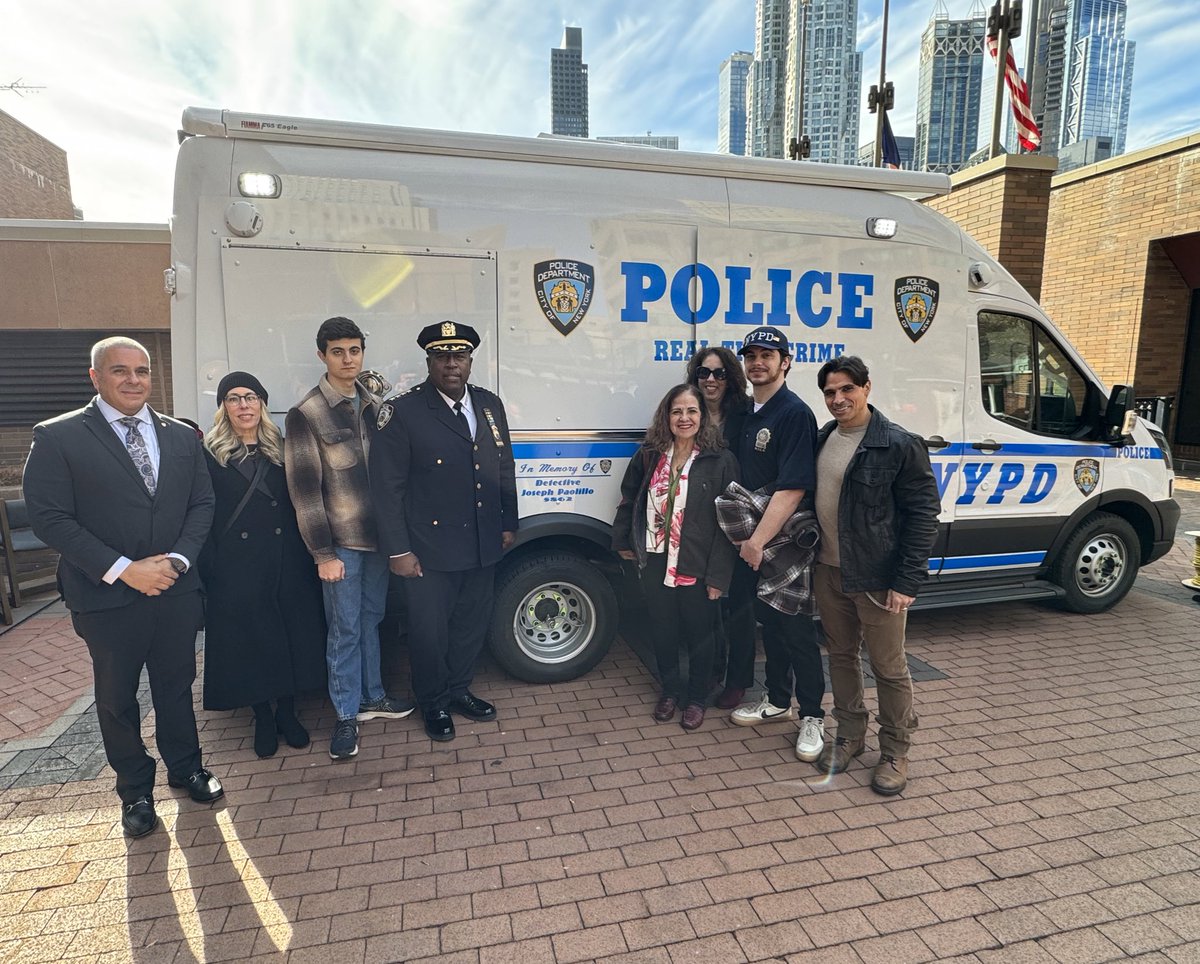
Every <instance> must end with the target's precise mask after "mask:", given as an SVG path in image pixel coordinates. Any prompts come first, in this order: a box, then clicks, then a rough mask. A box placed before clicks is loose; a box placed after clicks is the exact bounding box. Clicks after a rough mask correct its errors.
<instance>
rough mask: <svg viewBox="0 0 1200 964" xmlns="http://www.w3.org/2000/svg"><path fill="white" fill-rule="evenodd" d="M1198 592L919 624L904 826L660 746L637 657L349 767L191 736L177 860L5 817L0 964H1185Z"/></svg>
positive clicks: (871, 809)
mask: <svg viewBox="0 0 1200 964" xmlns="http://www.w3.org/2000/svg"><path fill="white" fill-rule="evenodd" d="M1181 495H1182V496H1187V500H1186V501H1185V499H1184V498H1183V497H1181V501H1185V508H1186V509H1187V511H1188V512H1189V513H1191V514H1190V515H1188V516H1185V524H1184V525H1183V526H1182V527H1181V529H1184V528H1197V527H1200V526H1198V525H1197V523H1200V497H1197V496H1194V495H1187V494H1186V493H1183V494H1181ZM1189 519H1190V520H1191V521H1190V522H1189V521H1188V520H1189ZM1190 566H1191V546H1190V542H1189V544H1188V545H1186V546H1184V545H1180V546H1177V548H1176V550H1175V551H1174V552H1173V553H1172V554H1171V555H1170V556H1168V558H1167V559H1165V560H1163V562H1161V563H1159V564H1158V565H1156V566H1155V567H1152V568H1151V569H1149V570H1147V572H1145V573H1144V574H1143V575H1142V576H1141V577H1140V579H1139V584H1138V586H1137V588H1135V590H1134V591H1133V592H1132V593H1131V594H1130V596H1129V597H1128V598H1127V599H1126V600H1125V602H1124V603H1122V604H1121V606H1120V607H1118V608H1117V609H1116V610H1115V611H1113V612H1110V613H1106V614H1103V615H1099V616H1079V615H1070V614H1065V613H1062V612H1059V611H1058V610H1056V609H1053V608H1050V607H1046V606H1041V605H1032V604H1019V605H1012V606H989V607H982V608H975V609H969V610H941V611H936V612H928V613H915V614H913V616H912V617H911V619H910V634H909V635H910V649H911V653H912V655H913V656H914V657H915V658H917V659H919V660H921V661H923V663H925V664H928V666H930V667H932V668H933V669H935V670H937V671H940V674H942V675H943V676H944V678H941V679H928V680H925V681H923V682H919V683H917V700H918V711H919V713H920V717H921V728H920V730H919V733H918V742H917V745H916V747H915V748H914V752H913V762H912V771H911V776H912V782H911V784H910V786H909V788H908V790H906V792H905V793H904V795H903V796H901V797H899V798H895V799H892V800H884V799H882V798H880V797H878V796H876V795H875V794H873V793H872V792H871V791H870V789H869V787H868V786H867V783H868V782H869V776H870V770H869V766H870V765H871V764H873V762H874V759H875V757H876V753H875V752H874V751H873V750H868V752H867V753H866V754H865V755H864V756H863V757H862V758H861V762H860V763H858V764H856V765H855V766H853V767H852V769H851V770H850V771H849V772H848V773H845V774H842V775H839V776H837V777H834V778H832V779H828V778H822V777H820V776H819V775H818V774H816V772H815V771H814V770H813V768H812V767H811V765H808V764H804V763H800V762H798V761H796V760H795V758H794V756H793V753H792V743H793V740H794V738H795V727H794V724H787V723H780V724H772V725H769V726H765V727H762V728H758V729H754V728H744V727H735V726H731V725H730V724H729V722H728V721H727V720H726V719H723V718H721V716H719V715H718V714H716V713H710V715H709V718H708V719H707V720H706V722H705V724H704V726H703V727H702V728H701V729H700V730H698V731H696V732H694V733H687V732H685V731H683V730H682V729H681V728H680V727H679V726H678V725H677V724H676V723H670V724H656V723H654V722H653V721H652V720H651V719H650V708H651V705H652V702H653V699H654V697H655V695H656V694H655V690H654V686H653V681H652V678H651V676H650V674H649V673H648V672H647V670H646V669H645V667H644V666H643V665H642V663H641V661H640V660H639V659H638V658H637V656H636V655H635V654H634V653H633V652H632V651H631V650H630V649H629V648H628V647H626V646H625V645H624V644H618V646H616V647H615V648H614V651H613V653H612V654H611V655H610V657H609V658H608V659H607V660H605V662H604V663H602V664H601V666H600V667H599V668H598V669H597V670H596V671H594V672H593V673H591V674H589V675H588V676H587V677H586V678H584V679H581V680H577V681H574V682H572V683H568V684H561V685H556V686H533V685H526V684H520V683H516V682H514V681H512V680H510V679H508V678H506V677H504V676H503V675H502V674H501V673H499V672H498V671H496V670H495V669H494V668H492V667H485V669H484V672H483V673H482V674H481V676H480V677H479V679H478V681H477V687H476V688H477V691H478V692H479V694H480V695H482V696H484V697H485V698H487V699H491V700H493V701H495V702H496V703H497V704H498V706H499V708H500V713H501V716H500V719H499V720H498V721H497V722H494V723H488V724H471V723H467V722H465V721H460V722H461V723H462V725H460V726H459V736H458V738H457V739H456V740H455V741H454V742H453V743H450V744H433V743H432V742H431V741H430V740H428V739H427V738H426V737H425V736H424V733H423V730H422V728H421V726H420V722H419V721H418V720H415V719H409V720H404V721H394V722H371V723H367V724H364V725H363V726H362V735H361V745H362V749H361V751H360V753H359V756H358V757H357V758H356V759H355V760H354V761H352V762H350V763H333V762H331V761H330V760H329V758H328V756H327V753H326V750H327V739H328V731H329V729H330V728H331V724H332V717H331V716H330V714H329V711H328V708H327V707H326V706H325V705H324V704H323V703H322V702H320V701H318V700H315V699H314V700H311V701H308V702H305V703H303V704H302V706H301V710H302V718H303V719H304V720H305V722H306V723H308V724H310V726H311V728H312V730H313V733H314V736H315V737H316V741H315V743H314V745H313V746H311V747H309V748H308V749H305V750H292V749H289V748H287V747H284V748H282V749H281V750H280V753H279V754H278V755H277V756H276V757H273V758H271V759H267V760H258V759H257V758H255V757H254V755H253V750H252V749H251V748H250V743H251V738H252V724H251V721H250V718H249V716H248V715H247V714H232V713H205V712H201V713H200V720H201V725H202V734H201V736H202V741H203V743H204V746H205V751H206V759H207V762H208V764H209V765H210V766H211V767H212V768H213V770H214V771H215V772H217V774H218V775H219V776H221V778H222V780H223V781H224V783H225V786H226V788H227V796H226V799H225V800H224V801H223V802H221V803H220V804H218V805H216V806H211V807H210V806H200V805H196V804H193V803H191V802H190V801H189V800H187V799H186V797H182V796H181V795H180V794H179V793H177V792H175V791H170V790H168V789H167V788H166V786H165V777H164V776H163V775H162V774H161V773H160V776H159V782H160V787H159V788H158V791H157V793H156V799H157V801H158V810H159V813H160V815H161V816H162V818H163V821H164V824H165V828H166V829H165V832H163V831H160V832H158V833H156V834H153V835H151V836H149V837H146V838H143V839H142V840H136V841H126V840H125V839H124V838H123V837H122V836H121V831H120V827H119V824H118V821H117V817H118V814H117V810H116V807H115V805H114V804H115V798H114V797H113V795H112V792H111V786H112V777H111V773H110V772H109V771H108V770H107V769H105V770H103V771H102V772H101V773H100V775H99V776H98V777H97V778H95V779H91V780H70V781H67V782H63V783H52V784H46V785H41V786H28V787H20V786H14V787H11V788H9V789H4V790H0V960H3V961H9V960H14V961H17V960H28V961H37V960H71V961H75V960H79V961H129V960H133V961H147V962H166V961H218V960H237V961H241V960H263V961H278V960H283V959H287V960H289V961H295V962H301V961H333V962H358V961H370V962H374V961H399V960H423V959H428V960H436V961H442V962H457V961H464V962H479V964H492V962H505V964H509V962H519V964H535V962H540V961H557V962H573V961H593V960H604V961H608V960H612V961H618V960H620V961H638V962H643V961H644V962H683V961H714V962H722V964H724V962H737V961H760V960H773V961H782V960H787V961H796V962H800V961H809V960H811V961H820V962H821V964H837V962H842V961H846V962H855V964H863V962H866V964H871V962H876V961H880V962H887V964H903V962H915V961H934V960H937V961H950V960H953V961H982V962H993V961H996V962H999V961H1013V962H1017V961H1022V962H1023V961H1029V962H1040V961H1046V962H1062V964H1066V962H1076V961H1078V962H1086V961H1110V960H1113V961H1115V960H1146V961H1159V962H1167V961H1172V962H1185V961H1200V753H1198V752H1197V749H1196V745H1197V740H1198V738H1200V685H1198V684H1200V652H1198V646H1197V637H1198V636H1200V633H1198V632H1197V628H1198V626H1200V606H1197V605H1196V604H1195V603H1193V602H1192V601H1191V595H1190V593H1188V592H1186V591H1185V590H1183V589H1182V588H1181V587H1179V585H1178V579H1179V578H1180V576H1181V575H1189V574H1190ZM49 625H53V624H52V623H51V624H49ZM54 631H55V630H49V629H48V632H49V633H52V632H54ZM3 642H4V637H2V636H0V643H3ZM29 645H30V646H32V647H34V648H37V647H38V645H39V643H38V641H37V639H34V640H31V641H30V643H29ZM52 645H58V644H57V643H55V644H52ZM5 660H7V655H5ZM5 665H6V667H7V662H6V664H5ZM14 675H17V674H14ZM152 720H153V717H152V716H150V717H149V718H148V722H149V723H152Z"/></svg>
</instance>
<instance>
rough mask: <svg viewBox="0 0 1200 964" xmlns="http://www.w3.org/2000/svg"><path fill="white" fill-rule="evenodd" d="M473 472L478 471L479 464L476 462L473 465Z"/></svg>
mask: <svg viewBox="0 0 1200 964" xmlns="http://www.w3.org/2000/svg"><path fill="white" fill-rule="evenodd" d="M475 471H476V472H478V471H479V463H478V462H476V463H475Z"/></svg>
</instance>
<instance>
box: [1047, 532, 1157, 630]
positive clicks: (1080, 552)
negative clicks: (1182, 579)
mask: <svg viewBox="0 0 1200 964" xmlns="http://www.w3.org/2000/svg"><path fill="white" fill-rule="evenodd" d="M1140 560H1141V543H1140V542H1139V541H1138V536H1137V533H1136V532H1134V530H1133V526H1131V525H1130V524H1129V523H1128V522H1126V521H1125V520H1124V519H1122V518H1121V517H1120V516H1119V515H1114V514H1113V513H1111V512H1096V513H1093V514H1092V515H1090V516H1088V517H1087V518H1086V519H1084V520H1083V522H1081V523H1080V524H1079V528H1077V529H1076V530H1075V531H1074V532H1073V533H1071V538H1069V539H1068V540H1067V542H1066V545H1064V546H1063V548H1062V552H1060V553H1059V556H1058V561H1057V562H1056V563H1055V565H1054V570H1053V573H1052V575H1051V578H1052V579H1053V580H1054V581H1055V582H1056V583H1058V585H1059V586H1061V587H1062V589H1063V593H1064V598H1063V603H1064V605H1065V606H1066V608H1067V609H1069V610H1071V612H1076V613H1100V612H1104V610H1106V609H1109V608H1111V607H1112V606H1115V605H1116V604H1117V603H1118V602H1120V601H1121V600H1122V599H1124V598H1125V594H1126V593H1127V592H1129V590H1130V588H1131V587H1132V586H1133V581H1134V579H1136V578H1137V574H1138V567H1139V564H1140Z"/></svg>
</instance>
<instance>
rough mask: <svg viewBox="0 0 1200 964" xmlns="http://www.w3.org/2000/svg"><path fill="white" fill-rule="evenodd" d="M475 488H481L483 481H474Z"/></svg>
mask: <svg viewBox="0 0 1200 964" xmlns="http://www.w3.org/2000/svg"><path fill="white" fill-rule="evenodd" d="M475 488H477V489H482V488H483V483H482V482H476V483H475Z"/></svg>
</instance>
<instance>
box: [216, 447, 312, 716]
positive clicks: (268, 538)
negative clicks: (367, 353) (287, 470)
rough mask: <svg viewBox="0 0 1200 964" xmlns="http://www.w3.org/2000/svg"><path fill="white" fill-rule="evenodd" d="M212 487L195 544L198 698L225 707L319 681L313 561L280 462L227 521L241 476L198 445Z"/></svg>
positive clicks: (242, 485) (244, 483) (241, 489)
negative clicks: (205, 529)
mask: <svg viewBox="0 0 1200 964" xmlns="http://www.w3.org/2000/svg"><path fill="white" fill-rule="evenodd" d="M205 454H206V456H207V461H208V471H209V474H210V476H211V477H212V483H213V490H214V491H215V493H216V497H217V508H216V514H215V516H214V518H213V526H212V531H211V532H210V533H209V537H208V542H207V543H206V544H205V546H204V551H203V552H202V553H201V554H200V577H201V579H202V580H203V582H204V591H205V597H206V605H205V631H204V708H205V709H208V710H230V709H235V708H237V707H240V706H250V705H252V704H254V703H261V702H263V701H264V700H273V699H278V698H279V697H281V696H293V695H296V694H298V693H303V692H307V691H309V690H323V689H324V688H325V681H326V676H325V673H326V670H325V609H324V604H323V602H322V597H321V582H320V580H319V579H318V578H317V567H316V566H315V565H314V563H313V560H312V556H311V555H309V552H308V549H307V548H305V545H304V542H303V541H302V540H301V538H300V531H299V529H298V528H297V526H296V512H295V509H293V508H292V501H291V499H290V498H289V497H288V489H287V482H286V479H285V478H284V471H283V468H282V467H281V466H278V465H273V464H269V468H268V469H267V473H266V477H265V479H264V480H263V481H264V483H265V485H266V488H267V489H269V490H270V495H267V494H266V493H265V492H263V491H261V490H257V489H256V491H255V492H254V494H253V495H252V496H251V497H250V501H249V502H247V503H246V507H245V508H244V509H243V510H242V512H241V514H240V515H239V516H238V517H237V520H236V521H235V522H234V523H233V526H232V527H230V528H229V531H228V532H226V531H225V528H226V523H228V521H229V518H230V516H231V515H232V514H233V511H234V509H236V508H237V506H238V503H239V502H241V500H242V496H243V495H245V493H246V489H247V487H248V486H249V484H250V483H249V480H248V479H247V478H246V477H245V476H244V475H243V474H242V473H241V471H239V469H238V468H237V467H236V466H235V465H233V463H232V462H231V463H230V464H229V465H227V466H225V467H222V466H220V465H218V464H217V461H216V460H215V459H214V458H213V457H212V456H211V455H208V453H205Z"/></svg>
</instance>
